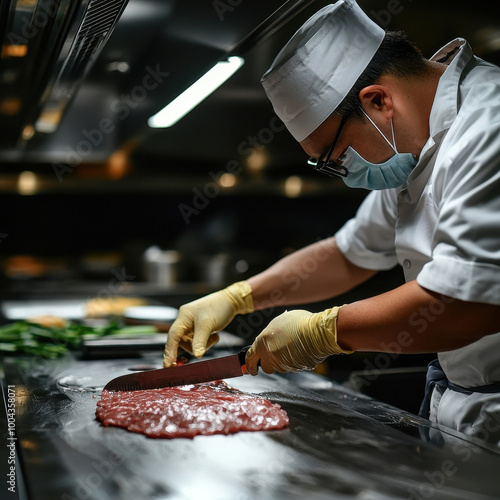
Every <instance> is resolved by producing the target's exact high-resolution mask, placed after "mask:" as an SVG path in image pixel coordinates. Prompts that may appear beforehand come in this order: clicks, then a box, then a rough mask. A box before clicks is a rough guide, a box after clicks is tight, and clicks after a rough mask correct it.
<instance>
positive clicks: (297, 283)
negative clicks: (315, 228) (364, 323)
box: [248, 237, 375, 310]
mask: <svg viewBox="0 0 500 500" xmlns="http://www.w3.org/2000/svg"><path fill="white" fill-rule="evenodd" d="M374 274H375V271H371V270H368V269H362V268H360V267H358V266H355V265H354V264H352V263H351V262H349V261H348V260H347V259H346V258H345V257H344V256H343V254H342V253H341V252H340V250H339V249H338V247H337V245H336V243H335V238H333V237H331V238H328V239H326V240H321V241H318V242H316V243H313V244H312V245H309V246H307V247H305V248H303V249H301V250H298V251H296V252H294V253H292V254H290V255H288V256H286V257H284V258H283V259H281V260H279V261H278V262H277V263H276V264H274V265H273V266H271V267H270V268H269V269H267V270H266V271H264V272H262V273H260V274H258V275H256V276H254V277H252V278H250V279H249V280H248V281H249V283H250V285H251V287H252V295H253V300H254V305H255V310H260V309H266V308H269V307H275V306H287V305H296V304H306V303H311V302H317V301H320V300H326V299H329V298H332V297H335V296H337V295H340V294H341V293H344V292H346V291H348V290H350V289H352V288H354V287H355V286H357V285H359V284H360V283H362V282H363V281H366V280H367V279H368V278H370V277H371V276H373V275H374Z"/></svg>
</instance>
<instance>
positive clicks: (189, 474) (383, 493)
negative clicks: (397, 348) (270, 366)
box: [5, 355, 500, 500]
mask: <svg viewBox="0 0 500 500" xmlns="http://www.w3.org/2000/svg"><path fill="white" fill-rule="evenodd" d="M156 356H157V355H156ZM143 362H152V363H158V360H157V359H156V358H151V359H146V360H142V361H141V363H143ZM137 364H138V360H137V359H121V360H107V361H104V360H102V361H78V360H75V359H73V358H70V357H68V358H65V359H63V360H57V361H41V360H36V359H26V358H25V359H22V358H17V359H8V360H6V362H5V373H6V383H7V384H9V385H10V386H14V387H15V392H16V430H17V436H18V449H17V453H18V455H19V457H20V459H21V462H22V471H23V476H24V480H25V483H26V487H27V491H28V498H29V500H49V499H50V500H54V499H56V498H57V499H59V498H61V499H65V500H71V499H74V498H78V499H82V498H92V500H128V499H130V500H132V499H134V500H135V499H138V498H140V499H145V500H146V499H158V500H159V499H165V500H166V499H171V500H191V499H200V498H203V499H204V500H253V499H259V500H262V499H264V500H265V499H270V500H271V499H272V500H281V499H283V500H284V499H287V500H289V499H295V498H297V499H299V498H300V499H303V498H307V499H308V500H309V499H312V500H314V499H327V498H328V499H336V498H338V499H351V498H363V499H399V498H401V499H419V498H429V496H428V495H429V494H432V498H433V499H462V498H463V499H467V500H469V499H470V498H474V499H475V500H481V499H494V498H495V499H498V498H499V495H500V485H499V482H498V478H497V476H496V475H495V472H496V471H498V470H499V467H500V455H499V454H497V453H494V452H492V451H491V450H489V449H487V448H485V447H483V446H479V445H475V444H473V443H470V442H468V441H466V440H464V439H462V438H460V437H458V436H457V435H453V434H451V433H447V432H443V430H442V429H439V428H438V427H436V426H429V425H428V424H426V421H424V420H422V419H419V418H418V417H414V416H412V415H411V414H408V413H405V412H402V411H400V410H397V409H395V408H393V407H390V406H388V405H385V404H383V403H379V402H376V401H374V400H371V399H369V398H367V397H365V396H361V395H359V394H357V393H353V392H350V391H347V390H346V389H344V388H342V387H341V386H340V385H338V384H335V383H332V382H330V381H327V380H326V379H324V378H322V377H319V376H317V375H315V374H310V373H302V374H293V375H286V376H284V375H265V374H261V375H259V376H257V377H251V376H244V377H240V378H238V379H232V380H228V383H229V384H230V385H232V386H233V387H235V388H237V389H240V390H242V391H246V392H249V393H253V394H259V395H262V396H263V397H266V398H267V399H269V400H270V401H272V402H274V403H278V404H280V405H281V406H282V408H283V409H285V410H286V411H287V413H288V416H289V418H290V427H289V428H287V429H284V430H279V431H270V432H240V433H237V434H233V435H229V436H223V435H215V436H197V437H195V438H194V439H173V440H163V439H150V438H147V437H145V436H143V435H139V434H135V433H130V432H127V431H126V430H124V429H120V428H113V427H107V428H106V427H103V426H101V425H100V423H99V422H98V421H97V420H96V418H95V410H96V403H97V401H98V400H99V398H100V391H101V390H102V387H103V386H104V385H105V383H106V382H107V381H109V380H110V379H111V378H114V377H116V376H119V375H123V374H126V373H130V372H129V369H131V368H134V367H135V365H137ZM426 495H427V496H426Z"/></svg>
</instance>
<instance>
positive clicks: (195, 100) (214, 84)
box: [148, 56, 245, 128]
mask: <svg viewBox="0 0 500 500" xmlns="http://www.w3.org/2000/svg"><path fill="white" fill-rule="evenodd" d="M244 62H245V61H244V60H243V58H242V57H238V56H231V57H229V58H228V59H227V60H226V61H219V62H218V63H217V64H216V65H215V66H214V67H213V68H212V69H211V70H209V71H208V72H207V73H205V74H204V75H203V76H202V77H201V78H200V79H199V80H198V81H196V82H195V83H193V85H191V87H189V88H188V89H186V90H185V91H184V92H183V93H182V94H181V95H179V96H178V97H176V98H175V99H174V100H173V101H172V102H171V103H170V104H168V105H167V106H165V107H164V108H163V109H162V110H161V111H159V112H158V113H156V115H153V116H152V117H151V118H149V120H148V125H149V126H150V127H153V128H163V127H171V126H172V125H174V123H177V122H178V121H179V120H180V119H181V118H182V117H183V116H184V115H186V114H187V113H189V112H190V111H191V110H192V109H193V108H194V107H196V106H197V105H198V104H199V103H200V102H201V101H203V99H205V98H206V97H208V96H209V95H210V94H211V93H212V92H213V91H214V90H215V89H217V88H218V87H220V86H221V85H222V84H223V83H224V82H225V81H226V80H227V79H229V78H230V77H231V76H232V75H233V74H234V73H235V72H236V71H237V70H238V69H239V68H241V66H242V65H243V63H244Z"/></svg>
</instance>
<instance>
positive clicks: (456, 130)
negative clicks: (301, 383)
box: [164, 0, 500, 444]
mask: <svg viewBox="0 0 500 500" xmlns="http://www.w3.org/2000/svg"><path fill="white" fill-rule="evenodd" d="M262 84H263V86H264V89H265V91H266V93H267V96H268V97H269V99H270V101H271V103H272V104H273V107H274V110H275V112H276V114H277V115H278V116H279V118H280V119H281V120H282V121H283V122H284V124H285V125H286V127H287V129H288V130H289V132H290V133H291V134H292V135H293V137H294V138H295V139H296V140H297V141H298V142H299V143H300V145H301V146H302V148H303V149H304V151H305V152H306V153H307V155H308V156H310V159H309V161H308V164H309V166H310V167H312V168H314V169H316V170H318V171H320V172H323V173H325V174H327V175H333V176H339V177H340V178H341V179H342V180H343V181H344V182H345V184H347V186H350V187H352V188H358V189H359V188H361V189H366V190H369V191H370V193H369V194H368V195H367V197H366V198H365V199H364V201H363V203H362V204H361V206H360V207H359V209H358V212H357V214H356V216H355V217H354V218H353V219H352V220H349V221H348V222H346V224H345V225H344V226H343V227H342V228H341V229H340V230H339V231H338V232H337V233H336V234H335V235H334V236H333V237H331V238H328V239H326V240H323V241H319V242H316V243H313V244H311V245H310V246H308V247H306V248H303V249H301V250H299V251H297V252H295V253H293V254H291V255H289V256H287V257H285V258H283V259H282V260H280V261H278V262H277V263H276V264H274V265H273V266H271V267H270V268H269V269H267V270H265V271H264V272H262V273H260V274H258V275H256V276H253V277H251V278H250V279H248V280H246V281H242V282H237V283H234V284H232V285H230V286H229V287H227V288H225V289H223V290H220V291H218V292H215V293H212V294H210V295H208V296H206V297H202V298H200V299H198V300H195V301H193V302H191V303H188V304H185V305H184V306H182V307H181V308H180V310H179V315H178V318H177V320H176V321H175V322H174V324H173V325H172V327H171V329H170V332H169V336H168V341H167V344H166V348H165V355H164V365H165V367H168V366H171V365H172V364H173V363H174V360H175V357H176V353H177V348H178V346H179V345H182V346H183V347H185V348H188V349H190V350H192V351H193V352H194V354H195V355H196V356H197V357H201V356H203V354H204V353H205V352H206V350H207V349H208V348H209V347H210V346H211V345H213V344H214V343H215V342H216V341H217V334H216V332H218V331H220V330H221V329H223V328H225V327H226V326H227V325H228V324H229V322H230V321H231V320H232V319H233V318H234V317H235V316H236V315H237V314H247V313H250V312H253V311H259V310H263V309H266V308H270V307H274V306H283V305H286V306H287V305H294V304H306V303H310V302H317V301H322V300H326V299H333V298H334V297H336V296H338V295H340V294H342V293H344V292H346V291H348V290H350V289H352V288H354V287H355V286H357V285H359V284H360V283H362V282H364V281H366V280H367V279H368V278H370V277H372V276H373V275H374V274H375V273H376V272H377V271H379V270H386V269H390V268H393V267H394V266H396V265H400V266H402V268H403V270H404V273H405V284H403V285H402V286H400V287H398V288H396V289H394V290H391V291H389V292H387V293H383V294H381V295H376V296H374V297H371V298H366V299H364V300H360V301H357V302H354V303H350V304H344V305H340V307H339V306H335V307H332V308H330V309H327V310H325V311H322V312H319V313H312V312H309V311H307V310H303V309H298V310H289V311H287V312H285V313H283V314H281V315H279V316H277V317H276V318H274V319H273V320H272V321H271V322H270V323H269V324H268V326H267V327H266V328H265V329H264V330H263V331H262V333H260V335H258V336H257V338H256V339H255V341H254V343H253V345H252V347H251V349H250V350H249V352H248V354H247V357H246V366H247V369H248V371H249V372H250V373H251V374H254V375H255V374H256V373H257V371H258V364H260V366H261V368H262V370H263V371H264V372H265V373H272V372H274V371H277V372H294V371H301V370H311V369H314V368H315V367H316V366H317V365H318V364H319V363H320V362H322V361H323V360H324V359H325V358H327V357H328V356H332V355H348V354H350V353H352V352H354V351H359V352H391V353H393V352H401V353H438V360H437V361H436V362H434V363H432V365H431V366H430V367H429V371H428V380H427V387H426V392H427V394H426V400H425V401H424V403H423V404H422V409H421V414H422V415H423V416H425V417H428V418H430V419H431V420H433V421H435V422H438V423H440V424H442V425H445V426H448V427H450V428H453V429H455V430H459V431H463V432H465V433H468V434H470V435H474V434H475V435H477V436H479V433H481V435H480V437H481V438H482V439H485V440H487V441H489V442H492V443H497V444H500V333H498V332H500V68H498V67H496V66H494V65H492V64H488V63H487V62H485V61H483V60H481V59H479V58H478V57H476V56H474V54H473V53H472V50H471V47H470V46H469V44H468V43H467V42H466V41H465V40H464V39H461V38H457V39H456V40H453V41H452V42H451V43H449V44H448V45H446V46H445V47H443V48H442V49H441V50H439V51H438V52H437V53H436V54H435V55H434V56H433V57H432V58H430V59H425V58H424V57H423V56H422V54H421V52H420V51H419V50H418V49H417V48H416V47H415V46H414V45H413V44H412V43H410V42H409V41H408V40H407V38H406V36H405V35H404V34H402V33H399V32H387V33H386V32H385V31H384V30H383V29H381V28H380V27H379V26H378V25H376V24H375V23H374V22H372V21H371V20H370V19H369V18H368V17H367V16H366V15H365V14H364V12H363V11H362V10H361V9H360V8H359V6H358V5H357V4H356V2H355V1H354V0H340V1H338V2H337V3H335V4H333V5H328V6H326V7H324V8H323V9H321V10H319V11H318V12H317V13H316V14H315V15H313V16H312V17H311V18H310V19H309V20H308V21H307V22H306V23H305V24H304V25H303V26H302V27H301V28H300V29H299V30H298V31H297V33H296V34H295V35H294V36H293V37H292V38H291V39H290V41H289V42H288V43H287V44H286V45H285V47H284V48H283V49H282V50H281V52H280V53H279V54H278V55H277V57H276V59H275V61H274V62H273V64H272V66H271V68H270V69H269V70H268V71H267V72H266V74H265V75H264V76H263V78H262ZM331 209H332V210H339V209H340V208H339V207H337V206H336V205H335V202H334V201H333V203H332V207H331ZM306 262H307V263H308V266H307V272H305V271H304V270H305V267H303V265H304V264H305V263H306ZM311 263H314V265H311Z"/></svg>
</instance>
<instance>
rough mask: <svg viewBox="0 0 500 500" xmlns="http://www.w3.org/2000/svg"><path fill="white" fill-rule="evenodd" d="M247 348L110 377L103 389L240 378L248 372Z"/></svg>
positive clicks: (140, 387)
mask: <svg viewBox="0 0 500 500" xmlns="http://www.w3.org/2000/svg"><path fill="white" fill-rule="evenodd" d="M248 349H250V346H246V347H244V348H243V349H242V350H241V351H240V352H239V353H237V354H232V355H231V356H222V357H219V358H215V359H209V360H207V361H197V362H194V363H188V364H186V365H182V366H172V367H170V368H160V369H157V370H149V371H144V372H140V373H132V374H129V375H122V376H120V377H116V378H114V379H113V380H110V381H109V382H108V383H107V384H106V385H105V386H104V389H103V390H105V391H141V390H145V389H160V388H162V387H174V386H177V385H189V384H199V383H202V382H210V381H212V380H220V379H224V378H233V377H241V376H242V375H244V374H245V373H247V371H246V367H245V356H246V353H247V351H248Z"/></svg>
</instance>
